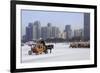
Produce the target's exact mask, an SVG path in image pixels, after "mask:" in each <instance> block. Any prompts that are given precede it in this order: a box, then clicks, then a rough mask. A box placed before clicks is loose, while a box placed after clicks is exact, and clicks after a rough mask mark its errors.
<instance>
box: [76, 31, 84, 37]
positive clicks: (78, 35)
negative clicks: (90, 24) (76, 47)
mask: <svg viewBox="0 0 100 73" xmlns="http://www.w3.org/2000/svg"><path fill="white" fill-rule="evenodd" d="M83 35H84V31H83V29H76V30H74V37H80V38H83Z"/></svg>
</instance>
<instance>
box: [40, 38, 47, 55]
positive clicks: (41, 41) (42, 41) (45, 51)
mask: <svg viewBox="0 0 100 73" xmlns="http://www.w3.org/2000/svg"><path fill="white" fill-rule="evenodd" d="M40 43H42V44H43V46H45V48H46V49H45V50H44V53H45V54H47V53H48V51H47V47H46V44H45V41H44V40H43V39H40Z"/></svg>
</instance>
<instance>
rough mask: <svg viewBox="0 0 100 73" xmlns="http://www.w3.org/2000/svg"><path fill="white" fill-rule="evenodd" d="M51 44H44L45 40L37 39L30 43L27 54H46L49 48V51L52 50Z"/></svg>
mask: <svg viewBox="0 0 100 73" xmlns="http://www.w3.org/2000/svg"><path fill="white" fill-rule="evenodd" d="M53 47H54V46H53V45H45V42H44V41H43V40H39V41H38V42H37V43H36V44H32V45H31V50H29V51H28V54H29V55H32V53H35V54H36V55H40V54H42V53H45V54H47V53H48V50H50V53H51V52H52V49H53Z"/></svg>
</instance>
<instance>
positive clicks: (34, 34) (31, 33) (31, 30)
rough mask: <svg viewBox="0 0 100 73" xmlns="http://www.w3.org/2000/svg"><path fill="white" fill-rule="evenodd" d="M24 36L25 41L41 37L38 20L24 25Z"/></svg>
mask: <svg viewBox="0 0 100 73" xmlns="http://www.w3.org/2000/svg"><path fill="white" fill-rule="evenodd" d="M25 37H26V41H31V40H38V39H39V38H40V37H41V27H40V22H39V21H35V22H34V23H29V25H28V26H27V27H26V34H25Z"/></svg>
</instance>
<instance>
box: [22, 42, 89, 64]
mask: <svg viewBox="0 0 100 73" xmlns="http://www.w3.org/2000/svg"><path fill="white" fill-rule="evenodd" d="M48 44H53V45H54V49H52V53H50V52H49V50H48V52H49V53H48V54H44V53H43V54H40V55H35V54H34V53H33V54H32V55H28V51H29V50H30V49H31V47H30V46H28V45H24V46H22V48H21V50H22V51H21V52H22V53H21V56H22V57H21V62H22V63H30V62H52V61H75V60H89V59H90V48H69V44H68V43H56V44H55V43H48Z"/></svg>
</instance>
